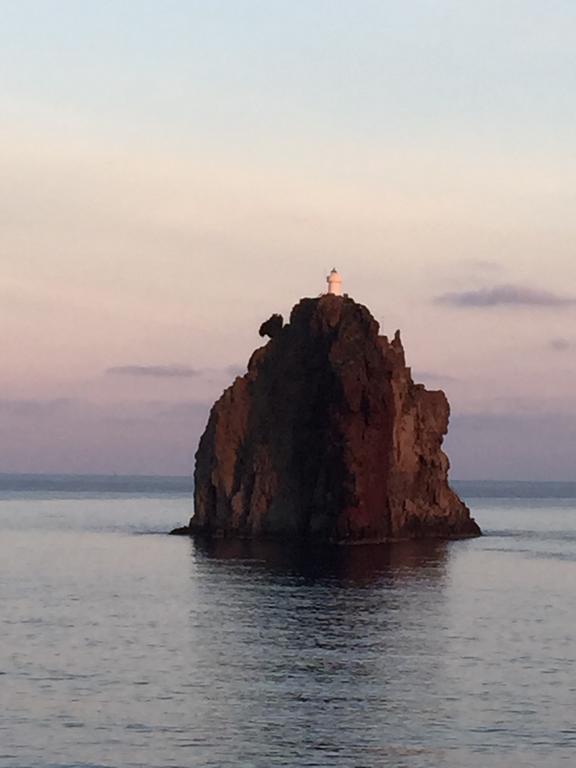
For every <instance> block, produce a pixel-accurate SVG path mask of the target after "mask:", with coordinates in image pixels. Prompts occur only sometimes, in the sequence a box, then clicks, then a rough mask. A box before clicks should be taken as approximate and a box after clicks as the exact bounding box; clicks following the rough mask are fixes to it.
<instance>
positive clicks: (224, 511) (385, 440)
mask: <svg viewBox="0 0 576 768" xmlns="http://www.w3.org/2000/svg"><path fill="white" fill-rule="evenodd" d="M269 323H270V324H269V325H266V324H264V326H263V328H262V330H263V332H269V331H271V333H270V334H269V335H270V336H271V338H270V341H268V343H267V344H266V345H265V346H263V347H261V348H260V349H257V350H256V351H255V352H254V354H253V355H252V357H251V359H250V362H249V365H248V372H247V373H246V374H245V375H244V376H242V377H238V378H236V380H235V381H234V383H233V384H232V385H231V386H230V387H229V388H228V389H227V390H226V391H225V392H224V394H223V395H222V397H221V398H220V399H219V400H218V401H217V402H216V403H215V405H214V406H213V408H212V411H211V413H210V418H209V421H208V425H207V427H206V431H205V432H204V434H203V435H202V438H201V440H200V444H199V448H198V451H197V454H196V468H195V475H194V477H195V492H194V494H195V513H194V516H193V518H192V519H191V521H190V526H189V528H184V529H179V530H178V532H179V533H191V534H201V535H206V536H213V537H238V538H254V539H257V538H262V539H266V538H270V539H283V538H290V539H293V538H294V537H304V538H306V539H309V540H320V541H327V542H334V543H361V542H387V541H393V540H400V539H418V538H458V537H466V536H475V535H479V534H480V529H479V527H478V525H477V524H476V522H475V521H474V520H473V519H472V518H471V516H470V512H469V510H468V508H467V507H466V506H465V504H464V503H463V502H462V501H461V500H460V499H459V498H458V496H457V495H456V494H455V493H454V491H452V490H451V488H450V487H449V485H448V480H447V475H448V467H449V463H448V459H447V457H446V455H445V454H444V453H443V451H442V447H441V446H442V441H443V438H444V435H445V434H446V431H447V428H448V418H449V405H448V401H447V399H446V396H445V395H444V393H443V392H441V391H435V392H430V391H427V390H426V389H425V388H424V386H423V385H421V384H415V383H414V382H413V380H412V377H411V372H410V368H408V367H406V363H405V359H404V350H403V347H402V342H401V340H400V335H399V333H398V332H397V333H396V335H395V336H394V338H393V339H392V340H391V341H389V340H388V339H387V337H386V336H380V335H379V326H378V323H377V322H376V321H375V320H374V318H373V317H372V315H371V314H370V312H369V311H368V309H366V307H364V306H362V305H361V304H358V303H356V302H355V301H353V300H352V299H350V298H348V297H342V296H334V295H329V294H327V295H324V296H321V297H320V298H314V299H302V300H301V301H300V302H299V303H298V304H297V305H296V306H295V307H294V308H293V310H292V313H291V315H290V320H289V322H288V323H287V324H286V325H283V324H282V320H281V318H280V319H276V318H274V319H272V322H270V321H269Z"/></svg>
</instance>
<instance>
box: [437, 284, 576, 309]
mask: <svg viewBox="0 0 576 768" xmlns="http://www.w3.org/2000/svg"><path fill="white" fill-rule="evenodd" d="M434 301H435V303H436V304H446V305H449V306H453V307H463V308H466V307H506V306H507V307H565V306H570V305H575V304H576V298H574V297H571V296H561V295H559V294H557V293H552V292H551V291H540V290H536V289H534V288H524V287H522V286H518V285H496V286H494V287H492V288H478V289H477V290H473V291H455V292H453V293H444V294H442V295H441V296H437V297H436V298H435V300H434Z"/></svg>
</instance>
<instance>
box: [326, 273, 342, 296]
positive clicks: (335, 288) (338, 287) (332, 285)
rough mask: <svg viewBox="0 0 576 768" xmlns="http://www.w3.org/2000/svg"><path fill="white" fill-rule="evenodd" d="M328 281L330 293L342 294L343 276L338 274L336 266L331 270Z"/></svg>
mask: <svg viewBox="0 0 576 768" xmlns="http://www.w3.org/2000/svg"><path fill="white" fill-rule="evenodd" d="M326 282H327V283H328V293H333V294H334V295H335V296H341V295H342V278H341V277H340V275H339V274H338V270H337V269H336V267H334V269H333V270H332V271H331V272H330V274H329V275H328V277H327V278H326Z"/></svg>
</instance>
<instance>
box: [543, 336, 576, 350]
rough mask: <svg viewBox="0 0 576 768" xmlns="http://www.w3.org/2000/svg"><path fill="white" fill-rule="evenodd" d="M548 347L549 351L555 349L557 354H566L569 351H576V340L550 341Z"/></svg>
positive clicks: (561, 339)
mask: <svg viewBox="0 0 576 768" xmlns="http://www.w3.org/2000/svg"><path fill="white" fill-rule="evenodd" d="M547 346H548V348H549V349H555V350H556V351H557V352H564V351H566V350H568V349H576V340H574V339H564V338H562V337H558V338H555V339H550V341H549V342H548V344H547Z"/></svg>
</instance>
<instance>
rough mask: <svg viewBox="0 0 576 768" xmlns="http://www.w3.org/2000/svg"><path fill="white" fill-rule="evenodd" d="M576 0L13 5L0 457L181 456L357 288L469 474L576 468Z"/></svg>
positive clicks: (74, 468) (89, 461)
mask: <svg viewBox="0 0 576 768" xmlns="http://www.w3.org/2000/svg"><path fill="white" fill-rule="evenodd" d="M575 40H576V5H575V4H574V2H573V0H549V1H548V2H546V3H543V2H541V0H539V1H538V2H536V0H482V2H478V1H477V0H410V2H406V3H400V2H398V1H397V0H345V1H344V0H306V2H294V0H202V1H200V0H122V2H117V0H18V2H14V0H0V93H1V99H0V139H1V141H0V295H1V299H2V301H1V305H0V306H1V308H2V309H1V312H2V322H1V323H0V337H1V340H2V346H1V348H2V358H3V363H2V366H1V368H0V433H1V440H0V471H2V472H97V473H100V472H119V473H120V472H128V473H169V474H182V473H188V472H190V471H191V468H192V465H193V454H194V451H195V448H196V442H197V439H198V436H199V434H200V432H201V430H202V428H203V426H204V423H205V420H206V416H207V409H208V407H209V405H210V404H211V402H212V401H213V400H214V398H215V397H217V396H218V395H219V394H220V392H221V391H222V390H223V388H224V387H225V386H226V385H227V384H228V383H229V382H230V381H231V379H232V378H233V376H234V375H235V372H236V371H237V370H242V369H243V368H244V367H245V364H246V361H247V359H248V357H249V355H250V353H251V351H252V350H253V349H254V347H255V346H257V345H259V344H260V343H261V340H260V338H259V337H258V334H257V330H258V327H259V325H260V323H261V322H262V321H263V320H264V319H266V318H267V317H268V316H269V315H270V314H271V313H272V312H281V313H284V314H285V315H286V314H287V313H288V312H289V310H290V307H291V306H292V305H293V304H294V303H295V302H296V301H297V300H298V299H299V298H300V297H301V296H305V295H316V294H318V293H319V292H320V291H322V290H323V288H324V278H325V275H326V273H327V271H328V270H329V269H330V268H331V267H332V266H334V265H335V266H337V267H338V268H339V270H340V271H341V273H342V274H343V277H344V280H345V290H347V291H348V293H350V294H351V295H352V296H353V297H354V298H356V299H357V300H359V301H361V302H363V303H365V304H367V305H368V306H369V307H370V308H371V310H372V311H373V313H374V315H375V317H376V318H377V319H378V320H379V322H380V323H381V326H382V331H383V332H385V333H393V332H394V330H395V329H396V328H400V329H401V331H402V337H403V340H404V343H405V347H406V351H407V357H408V361H409V363H410V364H411V365H412V367H413V370H414V374H415V377H416V378H417V379H418V380H420V381H423V382H424V383H426V384H427V385H428V386H429V387H431V388H439V387H440V388H442V389H444V390H445V391H446V392H447V394H448V396H449V399H450V401H451V404H452V412H453V416H452V423H451V429H450V434H449V437H448V441H447V449H448V453H449V455H450V458H451V461H452V465H453V476H454V477H457V478H461V479H464V478H493V479H498V478H507V479H523V478H535V479H572V478H573V476H574V467H575V465H576V215H575V212H576V151H575V144H574V136H575V135H576V99H575V98H574V94H575V93H576V46H575V45H574V41H575Z"/></svg>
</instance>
